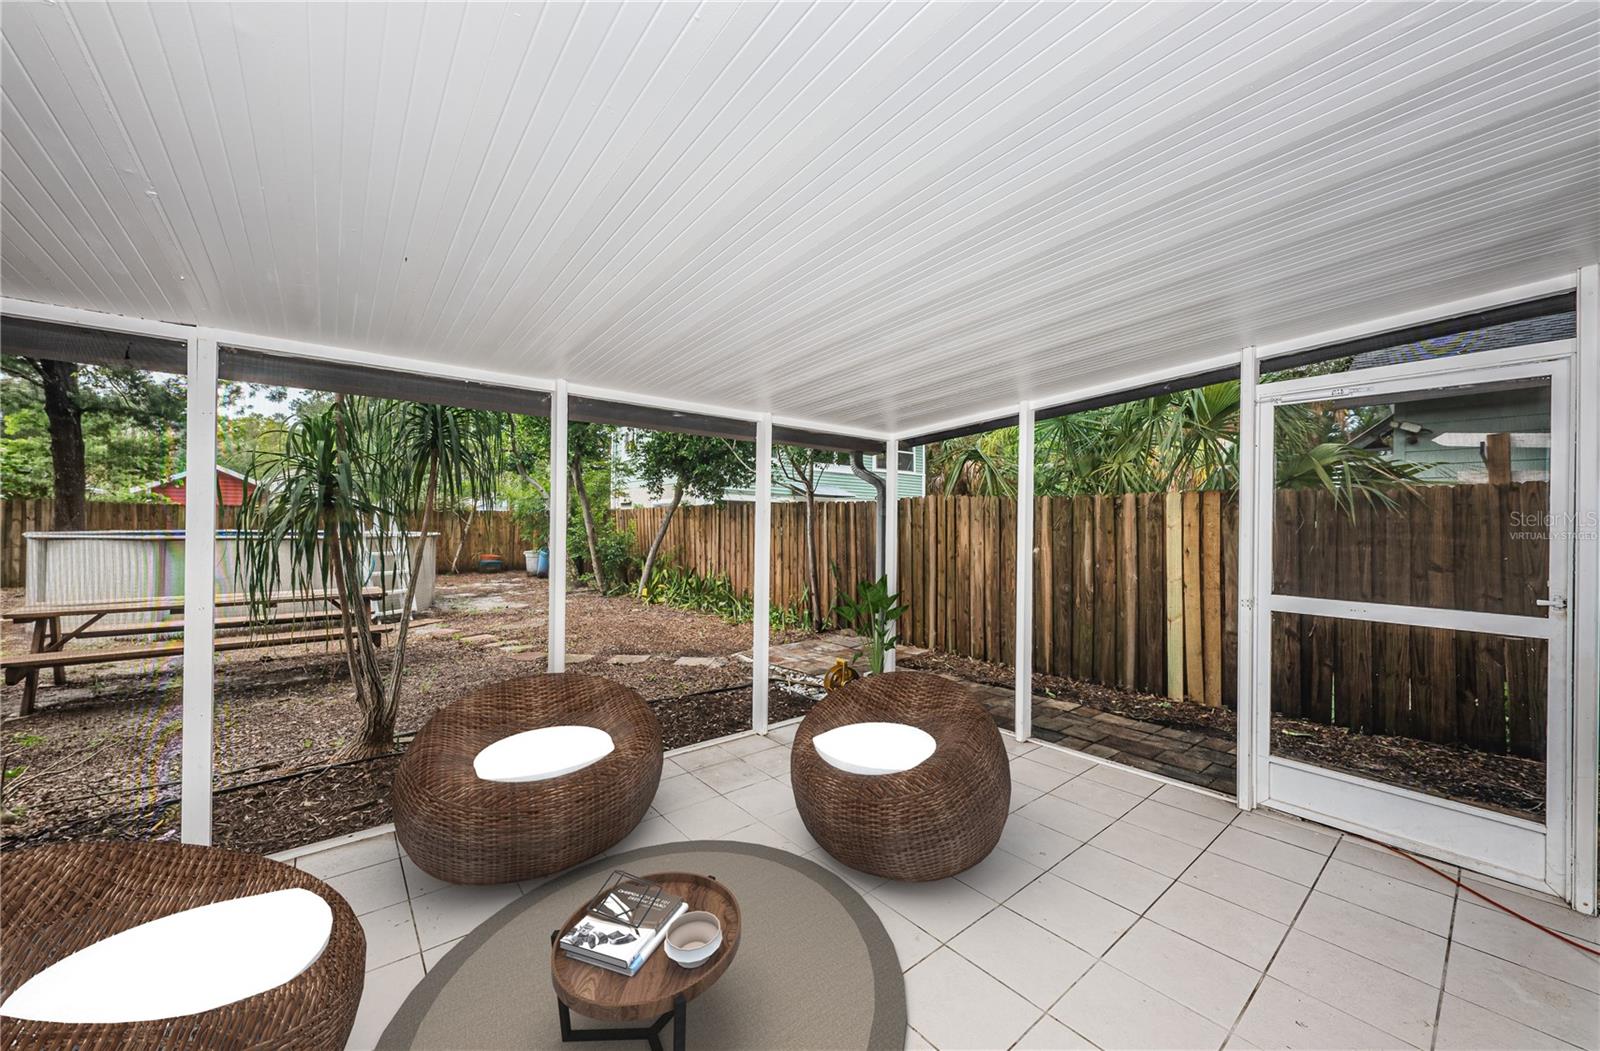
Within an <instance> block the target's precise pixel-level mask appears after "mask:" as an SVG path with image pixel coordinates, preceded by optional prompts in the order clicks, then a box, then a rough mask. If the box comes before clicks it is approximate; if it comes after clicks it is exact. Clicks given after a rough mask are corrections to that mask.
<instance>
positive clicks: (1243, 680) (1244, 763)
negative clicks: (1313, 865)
mask: <svg viewBox="0 0 1600 1051" xmlns="http://www.w3.org/2000/svg"><path fill="white" fill-rule="evenodd" d="M1256 362H1257V359H1256V348H1255V347H1246V348H1245V349H1244V353H1243V355H1242V357H1241V359H1240V362H1239V525H1238V534H1239V554H1238V562H1237V565H1238V570H1237V576H1238V584H1237V587H1238V589H1239V593H1238V603H1239V609H1238V616H1237V618H1236V619H1237V622H1238V625H1239V628H1238V632H1239V635H1238V647H1239V648H1238V651H1237V653H1236V654H1235V657H1234V661H1235V664H1234V668H1235V670H1236V672H1239V673H1240V674H1235V676H1234V680H1235V683H1236V685H1235V687H1234V690H1235V695H1234V716H1235V719H1234V729H1235V738H1236V744H1235V747H1234V751H1235V763H1234V795H1235V797H1236V798H1237V800H1238V803H1239V809H1240V810H1253V809H1255V806H1256V800H1257V798H1258V796H1259V793H1260V787H1259V786H1258V785H1257V783H1256V764H1255V763H1254V762H1252V761H1251V757H1252V756H1253V755H1254V754H1255V736H1254V735H1255V726H1256V722H1257V716H1256V707H1257V706H1258V705H1260V704H1264V703H1269V702H1267V701H1265V700H1264V698H1268V697H1270V696H1271V694H1270V692H1259V693H1258V692H1257V690H1256V679H1255V676H1254V675H1253V674H1251V673H1250V669H1251V668H1252V667H1254V664H1253V657H1252V655H1253V654H1254V653H1255V645H1256V643H1255V633H1256V626H1255V608H1256V575H1257V572H1258V567H1257V561H1258V558H1257V551H1256V545H1255V543H1254V528H1253V526H1254V523H1255V521H1256V489H1255V486H1254V485H1253V484H1251V482H1252V478H1253V476H1252V472H1253V471H1254V469H1255V464H1256V462H1257V460H1256V457H1257V451H1256V442H1257V440H1258V439H1257V436H1256V414H1255V413H1254V412H1252V411H1251V408H1250V407H1251V406H1253V405H1254V404H1255V403H1256V375H1257V364H1256Z"/></svg>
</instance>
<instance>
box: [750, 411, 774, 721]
mask: <svg viewBox="0 0 1600 1051" xmlns="http://www.w3.org/2000/svg"><path fill="white" fill-rule="evenodd" d="M755 497H756V524H755V533H756V535H755V543H754V544H752V545H751V547H752V549H753V551H754V562H755V565H753V566H752V567H751V574H750V580H751V588H750V590H751V592H752V594H751V596H750V597H751V606H752V614H751V617H750V727H751V729H753V730H755V732H756V733H758V734H764V733H766V732H767V692H768V689H769V687H770V685H771V684H770V682H769V677H768V668H767V660H768V643H769V642H770V641H771V633H772V613H771V610H772V415H771V414H770V413H762V414H761V415H760V416H759V417H757V418H756V493H755Z"/></svg>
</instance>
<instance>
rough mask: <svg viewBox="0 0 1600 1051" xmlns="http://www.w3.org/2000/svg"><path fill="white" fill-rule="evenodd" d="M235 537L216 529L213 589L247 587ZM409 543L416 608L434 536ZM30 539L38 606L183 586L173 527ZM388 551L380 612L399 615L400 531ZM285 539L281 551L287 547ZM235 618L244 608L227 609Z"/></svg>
mask: <svg viewBox="0 0 1600 1051" xmlns="http://www.w3.org/2000/svg"><path fill="white" fill-rule="evenodd" d="M238 537H239V534H238V532H237V531H235V530H231V529H230V530H222V531H219V532H218V533H217V554H216V566H215V568H214V569H213V571H212V579H213V580H214V581H215V586H216V590H217V592H218V593H222V594H226V593H232V592H243V591H246V590H248V588H247V587H246V585H245V580H244V575H243V572H242V570H241V568H240V565H239V542H238ZM407 537H408V539H409V541H410V542H409V543H408V544H407V547H409V548H410V549H411V552H413V553H414V552H415V550H416V545H417V544H418V543H423V544H424V545H426V550H425V551H424V553H423V557H422V570H421V572H419V573H418V574H417V593H416V599H415V607H416V608H417V609H419V610H424V609H427V608H428V607H429V606H431V605H433V582H434V558H435V555H436V553H437V547H438V538H439V534H438V533H429V534H428V535H427V536H426V537H425V538H424V537H422V536H421V535H420V534H418V533H408V534H407ZM25 538H26V540H27V544H28V570H27V585H26V587H25V589H24V592H23V594H24V600H25V601H26V602H27V603H28V604H29V605H35V604H38V603H45V602H49V603H70V602H106V601H111V600H115V599H137V598H152V597H155V596H157V595H181V594H183V591H184V557H183V531H182V530H175V529H129V530H102V531H94V532H50V533H27V534H25ZM369 538H370V540H371V541H372V542H373V549H374V551H376V550H377V548H378V543H377V540H378V535H377V534H370V535H369ZM386 539H387V541H388V543H387V545H386V548H387V554H386V555H385V557H384V559H383V560H382V567H381V568H382V573H381V576H382V578H383V579H382V583H383V585H384V597H383V612H384V613H386V614H398V613H399V612H400V604H401V603H402V602H403V601H404V600H405V588H406V577H407V574H408V570H409V569H410V564H409V560H408V559H407V558H405V557H403V556H402V553H401V550H400V542H399V540H400V538H399V535H398V534H389V535H388V536H387V538H386ZM287 546H288V545H287V543H285V549H287ZM280 561H281V563H282V564H283V565H285V567H287V564H288V561H289V557H288V551H287V550H284V551H283V552H282V555H281V558H280ZM370 563H371V565H370V569H369V577H368V581H367V582H368V583H369V584H376V583H378V582H379V576H380V572H379V570H380V560H379V559H378V557H377V555H376V554H374V555H373V556H372V557H371V559H370ZM281 586H282V588H283V590H285V591H288V590H290V586H289V578H288V574H287V572H285V574H284V577H283V580H282V582H281ZM294 608H295V605H293V604H289V603H285V604H284V605H283V606H281V607H280V609H282V610H283V611H289V610H292V609H294ZM230 612H231V613H232V614H233V615H239V614H241V613H242V612H243V610H242V609H239V610H232V611H230ZM150 619H151V615H150V614H148V613H123V614H116V615H114V616H108V617H105V618H103V619H102V621H101V623H103V624H132V623H138V622H140V621H148V620H150ZM76 623H77V619H75V618H63V622H62V628H63V629H65V630H70V629H71V628H73V627H75V626H76Z"/></svg>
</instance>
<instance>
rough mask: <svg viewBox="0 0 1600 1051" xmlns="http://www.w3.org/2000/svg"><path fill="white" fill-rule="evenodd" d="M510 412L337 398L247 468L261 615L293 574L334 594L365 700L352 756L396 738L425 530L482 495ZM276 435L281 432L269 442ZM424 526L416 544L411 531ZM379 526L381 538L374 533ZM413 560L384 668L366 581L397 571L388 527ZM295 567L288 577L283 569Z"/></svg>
mask: <svg viewBox="0 0 1600 1051" xmlns="http://www.w3.org/2000/svg"><path fill="white" fill-rule="evenodd" d="M501 430H502V424H501V423H500V421H499V419H498V418H497V417H495V416H494V415H493V414H491V413H486V412H481V411H477V410H469V409H459V408H455V407H451V406H439V405H422V404H417V403H413V402H395V401H387V400H380V399H370V398H346V397H344V396H343V395H340V396H337V397H335V398H334V400H333V402H332V403H330V404H326V405H322V406H317V407H313V408H312V409H311V410H309V411H307V412H303V413H299V414H297V415H296V416H294V417H292V418H291V419H290V420H289V422H288V423H287V424H286V425H285V426H284V428H283V437H282V442H281V448H265V449H263V450H262V451H260V452H258V453H257V454H255V456H254V457H253V458H252V461H251V464H250V469H249V470H248V471H247V472H246V474H247V475H248V477H249V478H250V480H251V482H252V483H255V484H254V486H253V487H251V486H247V487H246V496H245V500H244V503H243V505H242V506H241V507H240V509H239V558H240V563H241V569H242V570H243V573H244V576H245V580H246V583H247V588H248V591H249V595H250V606H251V611H252V615H253V616H257V617H259V616H262V615H264V614H265V613H266V611H267V610H268V609H269V608H270V596H271V595H272V594H273V593H274V592H276V591H278V590H280V585H281V584H284V583H286V584H287V586H288V589H289V590H290V591H291V592H294V593H302V594H305V593H310V592H313V591H321V592H326V593H328V594H330V595H333V596H334V597H335V604H336V606H337V608H338V616H339V633H340V636H341V640H342V643H343V646H344V651H345V662H346V666H347V668H348V669H349V672H350V681H351V684H352V686H353V687H354V690H355V695H356V704H357V706H358V707H359V708H360V710H361V714H362V727H361V733H360V735H359V737H358V738H357V740H355V741H354V742H352V743H351V744H350V745H349V746H348V747H347V748H346V750H345V752H346V754H347V755H348V756H352V757H363V756H370V755H377V754H384V753H388V752H390V751H392V750H393V747H394V724H395V718H396V715H397V713H398V711H399V703H400V690H401V683H402V675H403V673H404V669H405V651H406V637H407V634H408V631H409V628H410V624H411V606H412V602H413V600H414V599H415V596H416V586H417V579H418V577H419V576H420V574H421V566H422V558H423V555H424V552H425V551H426V550H427V532H428V529H429V527H430V526H431V525H432V523H433V520H434V515H435V513H436V511H437V509H438V507H439V505H440V503H441V501H443V502H447V503H451V504H453V503H457V502H459V501H461V500H462V499H467V498H472V499H478V500H481V499H485V498H487V497H489V496H490V495H491V494H492V492H493V485H494V477H495V474H496V473H497V472H498V470H499V462H500V455H499V453H500V445H499V443H500V438H499V436H500V434H501ZM272 444H273V445H277V444H279V443H272ZM414 532H415V533H420V534H421V535H420V536H419V537H418V538H417V540H416V542H415V547H414V548H413V547H412V546H411V545H412V542H411V540H410V539H409V534H411V533H414ZM374 535H375V536H376V538H377V542H376V543H373V542H371V540H370V539H369V537H371V536H374ZM395 535H398V536H399V537H400V538H401V545H400V550H401V551H402V552H404V555H402V557H405V558H406V559H407V560H408V564H407V568H408V570H409V573H408V575H407V582H406V594H405V602H404V605H403V606H402V607H401V610H400V624H399V628H398V632H397V639H396V642H395V646H394V650H393V656H392V657H391V658H390V662H389V667H388V669H387V671H385V668H384V666H383V662H382V661H381V659H380V655H379V651H378V647H377V642H376V639H375V636H374V634H373V631H372V625H371V624H370V622H369V621H368V619H367V617H366V616H365V615H364V613H363V599H362V595H361V592H362V589H363V587H364V586H365V584H366V581H367V580H368V579H369V577H370V576H371V575H372V572H373V562H374V561H376V572H377V575H378V578H379V579H380V580H382V579H386V578H387V577H388V559H389V557H390V552H389V546H388V542H387V541H388V538H389V537H391V536H395ZM286 578H287V579H286Z"/></svg>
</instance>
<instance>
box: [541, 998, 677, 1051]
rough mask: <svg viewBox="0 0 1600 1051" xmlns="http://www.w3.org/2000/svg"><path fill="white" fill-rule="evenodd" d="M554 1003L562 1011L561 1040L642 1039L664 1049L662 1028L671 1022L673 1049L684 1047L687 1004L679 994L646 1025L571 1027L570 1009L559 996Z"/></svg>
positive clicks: (654, 1048) (657, 1050)
mask: <svg viewBox="0 0 1600 1051" xmlns="http://www.w3.org/2000/svg"><path fill="white" fill-rule="evenodd" d="M556 1007H557V1008H558V1009H559V1010H560V1014H561V1040H562V1042H563V1043H574V1042H576V1041H580V1040H643V1041H645V1042H647V1043H648V1044H649V1045H650V1051H663V1049H662V1047H661V1030H662V1029H664V1028H666V1025H667V1023H668V1022H671V1023H672V1051H684V1043H685V1041H686V1040H687V1038H688V1035H689V1005H688V1004H687V1003H686V1002H685V1001H684V999H683V997H682V996H675V997H673V998H672V1010H670V1011H668V1012H667V1013H666V1014H664V1015H662V1016H661V1017H660V1018H657V1019H656V1020H655V1021H654V1022H651V1023H650V1024H649V1025H643V1026H631V1027H628V1028H617V1029H574V1028H572V1012H571V1011H570V1010H569V1009H568V1008H567V1005H566V1004H564V1003H562V1002H561V1001H560V1000H559V999H558V1000H557V1001H556Z"/></svg>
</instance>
